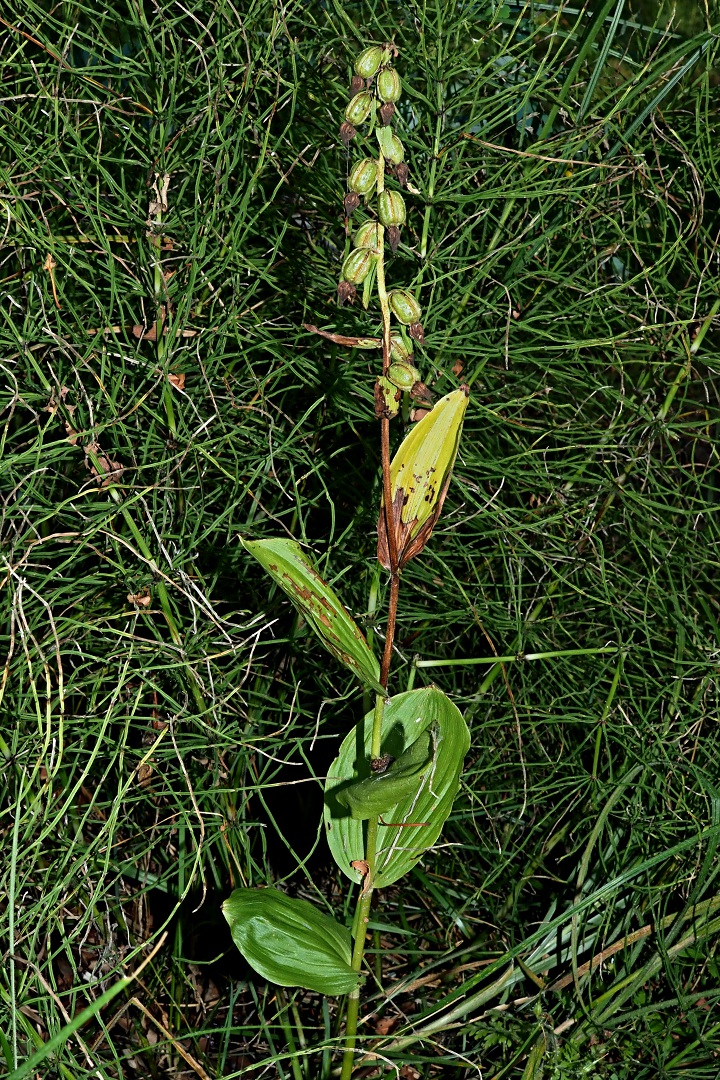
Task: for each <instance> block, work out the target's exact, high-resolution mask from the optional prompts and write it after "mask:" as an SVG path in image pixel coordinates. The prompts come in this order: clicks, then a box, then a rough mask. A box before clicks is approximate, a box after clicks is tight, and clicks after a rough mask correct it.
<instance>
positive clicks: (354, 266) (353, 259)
mask: <svg viewBox="0 0 720 1080" xmlns="http://www.w3.org/2000/svg"><path fill="white" fill-rule="evenodd" d="M376 258H377V256H376V255H375V253H374V252H373V251H369V250H368V249H367V248H355V250H354V251H351V252H350V254H349V255H348V257H347V259H346V260H345V262H344V263H343V265H342V276H343V281H349V282H350V284H351V285H360V284H362V282H363V281H364V280H365V278H366V277H367V276H368V274H369V273H370V270H371V268H372V267H373V265H374V264H375V259H376Z"/></svg>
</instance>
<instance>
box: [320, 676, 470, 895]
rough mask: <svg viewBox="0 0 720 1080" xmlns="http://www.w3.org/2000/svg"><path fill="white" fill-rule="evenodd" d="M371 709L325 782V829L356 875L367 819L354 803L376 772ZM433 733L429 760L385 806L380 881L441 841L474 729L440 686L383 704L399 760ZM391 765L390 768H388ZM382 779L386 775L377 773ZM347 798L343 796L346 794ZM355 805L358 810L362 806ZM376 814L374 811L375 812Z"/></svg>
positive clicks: (386, 737) (387, 739) (389, 750)
mask: <svg viewBox="0 0 720 1080" xmlns="http://www.w3.org/2000/svg"><path fill="white" fill-rule="evenodd" d="M372 724H373V714H372V713H368V714H367V716H365V717H364V718H363V720H361V721H360V723H359V724H358V725H357V726H356V727H355V728H353V729H352V730H351V731H350V732H349V733H348V735H347V736H346V737H345V739H344V740H343V743H342V746H341V747H340V753H339V754H338V756H337V758H336V759H335V761H334V762H333V763H332V765H331V766H330V769H329V772H328V777H327V781H326V783H325V829H326V833H327V838H328V844H329V845H330V850H331V851H332V854H333V858H334V859H335V861H336V863H337V864H338V866H339V867H340V869H341V870H342V871H343V872H344V873H345V874H347V876H348V877H349V878H350V879H351V880H352V881H355V882H358V883H359V882H360V881H361V880H362V878H361V874H360V872H359V870H356V869H355V868H354V867H353V866H352V863H353V862H358V863H361V862H362V860H363V859H364V857H365V846H364V836H363V823H362V821H361V820H359V818H357V817H353V816H352V814H351V811H350V805H348V804H352V800H353V795H352V794H351V793H352V791H353V788H354V789H355V792H357V791H358V790H360V788H361V785H362V784H365V783H367V781H369V780H371V779H372V768H371V765H370V747H371V741H372ZM424 733H427V737H428V743H429V744H430V746H429V752H430V754H431V760H430V762H429V764H428V765H427V767H426V768H423V767H422V765H421V767H420V768H419V769H418V771H417V773H416V774H415V775H414V777H413V778H412V784H411V787H410V790H409V791H406V792H405V793H404V794H403V795H402V796H401V797H399V798H398V801H397V802H396V803H395V804H394V805H393V806H388V807H387V808H386V809H385V810H382V811H380V813H381V814H382V818H383V821H384V822H387V823H389V824H386V825H381V826H380V829H379V834H378V847H377V858H376V873H375V877H374V885H375V886H376V887H378V888H382V887H383V886H386V885H390V884H392V882H393V881H397V880H398V878H400V877H402V876H403V874H406V873H407V872H408V871H409V870H410V869H411V868H412V867H413V866H414V865H415V863H416V862H417V861H418V860H419V859H420V858H421V857H422V855H423V854H424V853H425V852H426V851H427V850H428V848H430V847H432V845H433V844H434V843H435V842H436V841H437V839H438V837H439V836H440V833H441V831H442V827H443V825H444V823H445V821H446V819H447V817H448V815H449V813H450V811H451V809H452V804H453V802H454V800H455V796H456V795H457V791H458V787H459V785H460V773H461V771H462V766H463V760H464V758H465V754H466V753H467V751H468V749H469V746H470V733H469V731H468V729H467V725H466V723H465V721H464V720H463V718H462V714H461V712H460V710H459V709H458V708H457V706H456V705H454V704H453V702H452V701H451V700H450V698H449V697H447V695H446V694H444V693H443V692H442V691H441V690H438V689H437V687H435V686H427V687H425V688H424V689H421V690H411V691H409V692H408V693H406V694H398V695H397V696H396V697H393V698H391V699H390V700H389V701H388V702H387V703H386V705H385V712H384V716H383V728H382V741H381V754H383V755H384V754H389V755H390V756H391V757H393V758H395V759H396V761H397V762H399V761H400V760H401V759H402V755H403V754H404V753H405V752H406V751H407V750H408V749H409V748H411V747H413V746H415V744H418V747H419V746H421V745H422V744H420V743H418V739H419V738H420V737H421V736H422V735H423V734H424ZM388 771H389V770H388ZM378 779H380V778H378ZM343 800H344V801H343ZM356 813H357V810H356ZM373 816H374V815H373Z"/></svg>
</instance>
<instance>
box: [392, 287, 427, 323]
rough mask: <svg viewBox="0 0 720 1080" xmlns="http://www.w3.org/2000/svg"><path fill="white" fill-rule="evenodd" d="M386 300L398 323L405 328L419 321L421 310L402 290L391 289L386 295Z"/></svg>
mask: <svg viewBox="0 0 720 1080" xmlns="http://www.w3.org/2000/svg"><path fill="white" fill-rule="evenodd" d="M388 300H389V302H390V309H391V311H392V313H393V315H394V316H395V318H396V319H397V320H398V322H401V323H403V324H404V325H405V326H412V325H413V324H414V323H416V322H419V321H420V316H421V315H422V308H421V307H420V305H419V304H418V302H417V300H416V299H415V297H414V296H412V295H411V294H410V293H409V292H405V290H404V289H393V290H392V292H389V293H388Z"/></svg>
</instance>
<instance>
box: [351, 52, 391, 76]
mask: <svg viewBox="0 0 720 1080" xmlns="http://www.w3.org/2000/svg"><path fill="white" fill-rule="evenodd" d="M386 59H387V55H386V50H385V49H383V48H382V46H380V45H370V46H369V47H368V48H367V49H363V51H362V52H361V53H360V55H359V56H358V58H357V59H356V61H355V71H356V72H357V74H358V75H359V76H360V77H361V78H362V79H372V77H373V75H377V72H378V68H379V67H380V65H381V64H382V63H384V62H385V60H386Z"/></svg>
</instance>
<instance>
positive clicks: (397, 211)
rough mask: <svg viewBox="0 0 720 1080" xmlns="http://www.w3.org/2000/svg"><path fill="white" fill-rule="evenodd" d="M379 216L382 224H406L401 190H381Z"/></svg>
mask: <svg viewBox="0 0 720 1080" xmlns="http://www.w3.org/2000/svg"><path fill="white" fill-rule="evenodd" d="M378 217H379V218H380V224H381V225H386V226H390V225H404V224H405V200H404V199H403V197H402V195H401V194H400V192H399V191H381V192H380V194H379V195H378ZM413 321H415V320H413Z"/></svg>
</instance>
